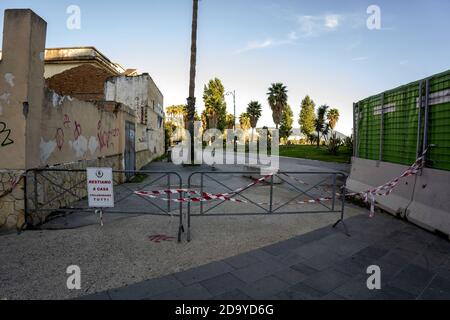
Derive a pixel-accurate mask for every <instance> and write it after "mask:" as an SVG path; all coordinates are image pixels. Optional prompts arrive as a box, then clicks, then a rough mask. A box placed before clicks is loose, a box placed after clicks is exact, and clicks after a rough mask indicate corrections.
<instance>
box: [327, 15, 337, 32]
mask: <svg viewBox="0 0 450 320" xmlns="http://www.w3.org/2000/svg"><path fill="white" fill-rule="evenodd" d="M339 20H340V17H339V15H336V14H330V15H327V16H326V17H325V27H327V28H330V29H334V28H337V27H338V26H339Z"/></svg>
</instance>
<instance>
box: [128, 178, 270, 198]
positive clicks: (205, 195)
mask: <svg viewBox="0 0 450 320" xmlns="http://www.w3.org/2000/svg"><path fill="white" fill-rule="evenodd" d="M270 177H271V175H267V176H264V177H262V178H261V179H258V180H255V181H254V182H252V183H250V184H248V185H247V186H245V187H241V188H238V189H236V190H234V191H231V192H228V193H217V194H211V193H207V192H199V191H196V190H190V189H167V190H155V191H135V192H134V193H135V194H137V195H139V196H145V197H148V198H159V197H160V196H163V195H171V194H183V193H187V194H190V195H198V197H189V198H178V199H167V198H161V200H163V201H172V202H176V203H187V202H207V201H211V200H222V201H231V202H236V203H247V202H246V201H244V200H239V199H234V198H232V196H234V195H236V194H238V193H241V192H243V191H245V190H247V189H249V188H251V187H253V186H255V185H257V184H259V183H261V182H263V181H265V180H267V179H268V178H270Z"/></svg>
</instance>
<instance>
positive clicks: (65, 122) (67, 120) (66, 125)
mask: <svg viewBox="0 0 450 320" xmlns="http://www.w3.org/2000/svg"><path fill="white" fill-rule="evenodd" d="M71 123H72V121H70V118H69V115H67V114H65V115H64V120H63V127H64V128H67V129H70V124H71Z"/></svg>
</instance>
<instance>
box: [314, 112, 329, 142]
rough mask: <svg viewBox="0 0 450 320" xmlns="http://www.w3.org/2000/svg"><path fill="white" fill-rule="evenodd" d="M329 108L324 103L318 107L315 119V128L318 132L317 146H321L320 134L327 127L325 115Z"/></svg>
mask: <svg viewBox="0 0 450 320" xmlns="http://www.w3.org/2000/svg"><path fill="white" fill-rule="evenodd" d="M328 108H329V107H328V106H327V105H323V106H320V107H319V108H318V109H317V117H316V119H315V120H314V128H315V129H316V132H317V148H319V147H320V134H321V133H323V132H324V130H325V129H326V123H325V116H326V114H327V110H328Z"/></svg>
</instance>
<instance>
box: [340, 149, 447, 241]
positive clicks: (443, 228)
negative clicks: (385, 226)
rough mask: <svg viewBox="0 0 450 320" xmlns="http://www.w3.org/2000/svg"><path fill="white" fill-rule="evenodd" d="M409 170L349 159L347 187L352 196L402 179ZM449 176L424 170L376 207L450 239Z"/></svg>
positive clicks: (380, 198)
mask: <svg viewBox="0 0 450 320" xmlns="http://www.w3.org/2000/svg"><path fill="white" fill-rule="evenodd" d="M406 169H408V166H404V165H399V164H394V163H389V162H380V163H379V164H378V162H377V161H374V160H366V159H360V158H353V159H352V169H351V174H350V177H349V179H348V180H347V187H348V188H349V190H351V191H354V192H361V191H366V190H368V189H371V188H374V187H378V186H380V185H383V184H385V183H386V182H388V181H390V180H392V179H394V178H396V177H398V176H399V175H401V174H402V173H403V172H404V171H405V170H406ZM449 181H450V172H449V171H444V170H436V169H428V168H425V169H423V170H422V172H421V173H420V174H419V175H416V176H410V177H407V178H404V179H401V180H400V183H399V185H398V186H397V187H396V188H395V189H394V191H393V193H391V194H390V195H389V196H377V197H376V202H377V206H378V207H380V208H382V209H384V210H386V211H388V212H390V213H392V214H395V215H400V216H402V217H405V218H407V219H408V220H409V221H411V222H413V223H415V224H417V225H419V226H421V227H423V228H426V229H429V230H430V231H433V232H434V231H439V232H441V233H444V234H447V235H450V188H449Z"/></svg>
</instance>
